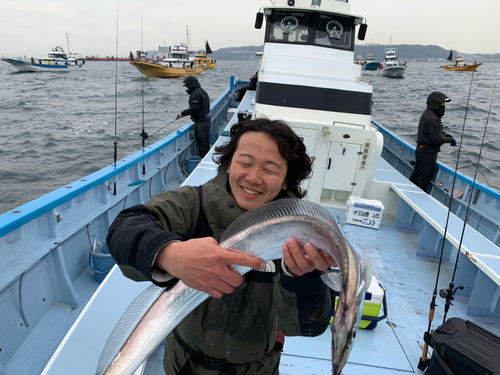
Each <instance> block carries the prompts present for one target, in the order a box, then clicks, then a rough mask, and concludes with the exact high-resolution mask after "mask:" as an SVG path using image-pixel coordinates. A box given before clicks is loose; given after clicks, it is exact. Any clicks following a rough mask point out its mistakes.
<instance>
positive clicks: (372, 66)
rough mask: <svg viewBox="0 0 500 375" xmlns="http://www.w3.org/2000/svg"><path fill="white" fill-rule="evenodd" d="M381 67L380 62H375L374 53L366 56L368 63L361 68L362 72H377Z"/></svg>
mask: <svg viewBox="0 0 500 375" xmlns="http://www.w3.org/2000/svg"><path fill="white" fill-rule="evenodd" d="M379 67H380V62H378V61H375V58H374V57H373V53H369V54H368V55H366V62H365V64H364V65H363V66H361V69H362V70H377V69H379Z"/></svg>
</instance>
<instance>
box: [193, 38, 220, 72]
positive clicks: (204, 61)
mask: <svg viewBox="0 0 500 375" xmlns="http://www.w3.org/2000/svg"><path fill="white" fill-rule="evenodd" d="M211 53H212V49H211V48H210V45H209V44H208V40H207V41H206V42H205V53H203V52H200V53H197V54H196V56H195V57H194V63H195V64H196V65H200V66H202V67H204V68H205V69H213V68H215V67H216V66H217V62H216V61H215V60H214V59H212V58H210V57H208V55H210V54H211Z"/></svg>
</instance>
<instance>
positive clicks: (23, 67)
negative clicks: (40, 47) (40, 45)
mask: <svg viewBox="0 0 500 375" xmlns="http://www.w3.org/2000/svg"><path fill="white" fill-rule="evenodd" d="M1 60H2V61H4V62H6V63H9V64H10V65H12V66H13V67H14V68H16V69H17V70H18V71H19V72H58V73H59V72H69V71H72V70H78V69H81V68H83V65H84V64H85V60H84V59H76V58H74V57H69V55H68V54H67V53H66V52H64V50H63V48H62V47H59V46H56V47H54V48H52V49H51V50H50V52H49V53H48V56H47V57H45V58H40V59H35V58H33V57H31V58H30V59H27V58H26V57H24V58H23V59H21V58H20V57H19V58H7V57H2V58H1Z"/></svg>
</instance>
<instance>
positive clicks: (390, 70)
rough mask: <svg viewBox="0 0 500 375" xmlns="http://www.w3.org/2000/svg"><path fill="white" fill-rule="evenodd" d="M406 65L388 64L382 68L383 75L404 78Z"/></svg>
mask: <svg viewBox="0 0 500 375" xmlns="http://www.w3.org/2000/svg"><path fill="white" fill-rule="evenodd" d="M405 74H406V67H404V66H388V67H384V68H383V69H382V77H389V78H404V76H405Z"/></svg>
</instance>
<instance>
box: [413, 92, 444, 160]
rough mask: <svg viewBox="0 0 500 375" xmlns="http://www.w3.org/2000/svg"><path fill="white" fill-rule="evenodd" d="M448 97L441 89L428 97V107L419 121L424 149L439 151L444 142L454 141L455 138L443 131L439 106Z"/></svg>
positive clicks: (420, 138) (419, 142) (419, 134)
mask: <svg viewBox="0 0 500 375" xmlns="http://www.w3.org/2000/svg"><path fill="white" fill-rule="evenodd" d="M447 98H448V97H447V96H446V95H445V94H443V93H442V92H439V91H434V92H432V93H431V94H430V95H429V96H428V97H427V109H426V110H425V111H424V113H422V116H421V117H420V121H419V123H418V141H417V143H418V144H419V145H420V144H423V146H424V147H423V150H425V151H429V152H439V151H440V149H439V148H440V147H441V145H442V144H443V143H452V142H453V138H452V137H450V136H446V135H445V133H444V132H443V125H442V124H441V117H440V115H439V107H441V104H442V103H443V102H444V101H445V100H446V99H447Z"/></svg>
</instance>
